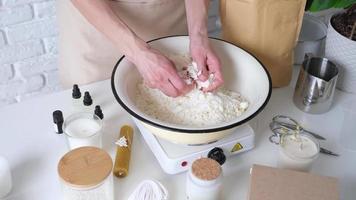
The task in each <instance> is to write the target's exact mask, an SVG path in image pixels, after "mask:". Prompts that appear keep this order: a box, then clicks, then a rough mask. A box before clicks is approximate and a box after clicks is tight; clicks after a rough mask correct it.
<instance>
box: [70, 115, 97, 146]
mask: <svg viewBox="0 0 356 200" xmlns="http://www.w3.org/2000/svg"><path fill="white" fill-rule="evenodd" d="M102 127H103V122H102V120H101V119H100V118H99V117H98V116H96V115H95V114H93V113H89V112H80V113H74V114H72V115H70V116H69V117H67V118H66V119H65V121H64V124H63V131H64V133H65V135H66V136H67V139H68V146H69V149H75V148H78V147H82V146H95V147H99V148H101V147H102Z"/></svg>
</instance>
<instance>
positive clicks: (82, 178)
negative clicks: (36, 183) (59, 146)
mask: <svg viewBox="0 0 356 200" xmlns="http://www.w3.org/2000/svg"><path fill="white" fill-rule="evenodd" d="M112 168H113V162H112V160H111V157H110V156H109V154H108V153H106V152H105V151H104V150H102V149H99V148H96V147H80V148H77V149H74V150H72V151H70V152H68V153H67V154H65V155H64V156H63V157H62V158H61V160H60V161H59V163H58V174H59V178H60V182H61V185H62V194H63V197H62V199H64V200H113V199H114V193H113V178H112V173H111V172H112Z"/></svg>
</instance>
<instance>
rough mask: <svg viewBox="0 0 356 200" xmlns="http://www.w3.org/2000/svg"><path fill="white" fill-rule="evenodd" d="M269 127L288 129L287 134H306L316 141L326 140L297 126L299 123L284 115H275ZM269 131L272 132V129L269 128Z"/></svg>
mask: <svg viewBox="0 0 356 200" xmlns="http://www.w3.org/2000/svg"><path fill="white" fill-rule="evenodd" d="M271 126H273V127H274V128H278V127H284V128H286V129H289V132H291V131H292V132H295V131H298V132H300V133H307V134H309V135H312V136H314V137H315V138H316V139H318V140H326V139H325V138H324V137H323V136H321V135H319V134H316V133H313V132H311V131H308V130H305V129H304V128H303V127H302V126H301V125H299V123H298V122H297V121H296V120H294V119H292V118H290V117H287V116H284V115H277V116H275V117H273V119H272V125H271V124H270V127H271ZM271 130H272V131H273V129H272V128H271Z"/></svg>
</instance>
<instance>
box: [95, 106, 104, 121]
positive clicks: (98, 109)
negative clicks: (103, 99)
mask: <svg viewBox="0 0 356 200" xmlns="http://www.w3.org/2000/svg"><path fill="white" fill-rule="evenodd" d="M94 114H95V115H96V116H98V117H99V118H100V119H104V113H103V111H102V110H101V108H100V106H99V105H96V106H95V110H94Z"/></svg>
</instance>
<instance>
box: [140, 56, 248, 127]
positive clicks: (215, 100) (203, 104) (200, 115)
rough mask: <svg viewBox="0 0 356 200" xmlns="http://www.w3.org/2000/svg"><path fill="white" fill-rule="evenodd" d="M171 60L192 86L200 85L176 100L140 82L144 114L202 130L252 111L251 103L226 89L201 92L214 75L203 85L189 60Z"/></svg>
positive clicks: (173, 58)
mask: <svg viewBox="0 0 356 200" xmlns="http://www.w3.org/2000/svg"><path fill="white" fill-rule="evenodd" d="M170 59H171V60H172V61H173V62H174V63H175V65H176V67H177V69H178V70H179V71H180V72H179V74H180V76H181V77H183V78H184V79H185V80H189V82H191V83H193V82H196V85H198V86H197V87H196V88H195V89H193V90H192V91H191V92H189V93H188V94H186V95H184V96H180V97H176V98H173V97H169V96H166V95H165V94H164V93H162V92H161V91H160V90H158V89H152V88H149V87H147V86H146V85H144V84H143V83H142V82H141V83H138V85H137V93H136V105H137V106H138V108H139V109H140V110H141V111H142V112H144V113H146V114H147V115H149V116H151V117H154V118H156V119H159V120H162V121H165V122H169V123H173V124H178V125H190V126H194V127H202V126H207V125H216V124H220V123H223V122H228V121H231V120H233V119H235V118H236V117H238V116H240V115H241V114H242V113H243V112H245V111H246V109H247V108H248V105H249V103H248V102H247V101H246V100H245V99H244V98H243V97H242V96H241V95H240V94H239V93H236V92H233V91H229V90H226V89H224V88H220V89H218V90H217V91H216V92H214V93H211V92H208V93H205V92H203V91H201V90H200V89H201V87H208V86H209V85H208V84H210V83H211V81H212V79H213V76H211V75H210V76H209V79H208V80H207V81H206V82H207V83H208V84H206V83H204V82H202V83H201V84H200V86H199V83H197V80H196V78H197V76H195V77H193V76H194V74H195V75H196V74H199V72H198V71H196V70H195V72H194V74H191V69H189V57H188V58H187V57H186V56H170ZM191 65H193V64H191ZM182 70H183V71H184V72H182ZM187 71H188V73H187ZM198 76H199V75H198ZM186 82H187V83H188V81H186Z"/></svg>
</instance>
